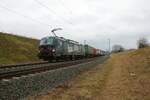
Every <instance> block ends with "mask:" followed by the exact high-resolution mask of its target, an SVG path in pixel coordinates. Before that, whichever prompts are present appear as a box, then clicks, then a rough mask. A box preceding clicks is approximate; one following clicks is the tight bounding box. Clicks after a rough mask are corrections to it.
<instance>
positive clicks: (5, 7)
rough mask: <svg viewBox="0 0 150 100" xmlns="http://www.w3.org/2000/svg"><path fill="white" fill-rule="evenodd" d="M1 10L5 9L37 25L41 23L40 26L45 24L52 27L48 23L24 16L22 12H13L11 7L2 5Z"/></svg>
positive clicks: (0, 5)
mask: <svg viewBox="0 0 150 100" xmlns="http://www.w3.org/2000/svg"><path fill="white" fill-rule="evenodd" d="M0 8H3V9H5V10H7V11H9V12H11V13H14V14H17V15H19V16H22V17H24V18H26V19H28V20H31V21H33V22H36V23H39V24H43V25H45V26H50V25H48V24H47V23H44V22H41V21H39V20H37V19H34V18H32V17H30V16H27V15H24V14H22V13H20V12H17V11H15V10H13V9H10V8H9V7H7V6H4V5H2V4H0ZM50 27H51V26H50Z"/></svg>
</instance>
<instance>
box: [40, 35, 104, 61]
mask: <svg viewBox="0 0 150 100" xmlns="http://www.w3.org/2000/svg"><path fill="white" fill-rule="evenodd" d="M101 55H105V51H103V50H100V49H96V48H94V47H92V46H90V45H87V44H86V45H83V44H79V42H76V41H73V40H70V39H65V38H63V37H57V36H49V37H44V38H42V39H41V40H40V45H39V54H38V57H39V59H43V60H45V61H53V60H76V59H83V58H90V57H96V56H101Z"/></svg>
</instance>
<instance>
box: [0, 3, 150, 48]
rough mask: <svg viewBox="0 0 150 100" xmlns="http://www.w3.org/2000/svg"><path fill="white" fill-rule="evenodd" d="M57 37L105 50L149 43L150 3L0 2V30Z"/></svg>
mask: <svg viewBox="0 0 150 100" xmlns="http://www.w3.org/2000/svg"><path fill="white" fill-rule="evenodd" d="M58 27H60V28H63V30H62V31H58V32H57V35H58V36H63V37H65V38H70V39H73V40H76V41H79V42H80V43H83V42H84V40H86V41H87V43H88V44H90V45H92V46H95V47H97V48H102V49H104V50H106V49H107V48H108V38H110V39H111V45H114V44H121V45H122V46H124V47H125V48H136V42H137V39H139V38H140V37H146V38H147V39H148V40H149V41H150V0H0V31H3V32H8V33H13V34H18V35H23V36H27V37H32V38H37V39H41V38H42V37H45V36H48V35H52V34H51V33H50V31H51V29H53V28H58Z"/></svg>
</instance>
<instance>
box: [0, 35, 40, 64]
mask: <svg viewBox="0 0 150 100" xmlns="http://www.w3.org/2000/svg"><path fill="white" fill-rule="evenodd" d="M37 53H38V40H35V39H29V38H25V37H20V36H15V35H9V34H6V33H0V64H15V63H23V62H31V61H37V60H38V57H37Z"/></svg>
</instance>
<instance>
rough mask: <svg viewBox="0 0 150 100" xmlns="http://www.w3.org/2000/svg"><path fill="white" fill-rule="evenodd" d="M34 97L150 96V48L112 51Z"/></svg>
mask: <svg viewBox="0 0 150 100" xmlns="http://www.w3.org/2000/svg"><path fill="white" fill-rule="evenodd" d="M28 99H31V100H33V99H35V100H150V48H144V49H140V50H134V51H127V52H122V53H117V54H112V55H111V58H110V59H109V60H108V61H106V62H105V63H104V64H100V65H98V66H97V67H95V68H93V69H92V70H90V71H87V72H84V73H82V74H81V75H79V76H77V77H75V78H74V79H72V80H71V81H70V82H68V83H67V84H65V85H63V86H59V87H57V88H56V89H54V90H53V91H50V92H48V93H47V94H44V95H39V96H35V97H29V98H28Z"/></svg>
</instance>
